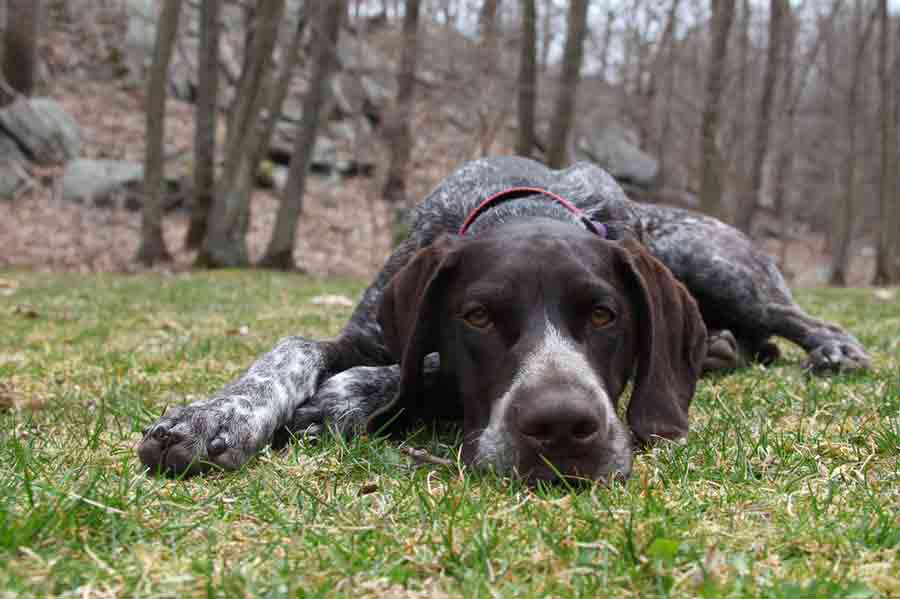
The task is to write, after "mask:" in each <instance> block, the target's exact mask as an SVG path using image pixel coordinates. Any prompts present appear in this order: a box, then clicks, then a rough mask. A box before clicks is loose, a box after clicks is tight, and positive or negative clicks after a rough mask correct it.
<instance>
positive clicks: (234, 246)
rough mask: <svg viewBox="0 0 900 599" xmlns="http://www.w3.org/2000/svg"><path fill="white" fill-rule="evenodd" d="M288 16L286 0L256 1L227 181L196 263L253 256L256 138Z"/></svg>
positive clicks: (233, 263)
mask: <svg viewBox="0 0 900 599" xmlns="http://www.w3.org/2000/svg"><path fill="white" fill-rule="evenodd" d="M283 15H284V0H260V2H259V4H258V5H257V6H256V17H257V20H256V26H255V28H254V32H253V35H252V44H251V47H250V48H249V49H248V52H250V56H249V57H248V59H247V60H246V61H245V69H247V71H246V72H245V73H242V75H241V86H240V88H239V89H238V91H237V95H236V96H235V99H234V102H235V106H234V108H233V112H232V118H231V122H230V123H229V133H228V147H227V148H226V151H225V163H224V168H223V170H222V173H223V174H222V180H221V181H220V184H219V185H218V186H217V191H216V196H215V204H214V206H213V209H212V211H211V213H210V215H209V222H208V227H207V234H206V239H204V241H203V247H202V249H201V251H200V254H199V255H198V256H197V263H198V265H201V266H206V267H214V268H220V267H240V266H247V265H248V264H249V263H250V259H249V256H248V252H247V242H246V239H245V231H246V225H247V222H248V219H249V198H250V193H249V192H248V190H249V188H250V186H252V184H253V178H254V176H255V174H256V173H255V170H256V164H255V162H254V160H255V159H256V157H257V156H256V154H255V151H254V150H255V141H254V140H255V139H256V136H258V135H259V132H260V128H259V117H260V113H261V112H262V109H263V107H264V106H265V101H266V94H265V90H266V89H267V88H268V86H269V80H270V77H271V69H272V62H273V56H272V53H273V49H274V47H275V43H276V41H277V39H278V30H279V24H280V23H281V20H282V17H283Z"/></svg>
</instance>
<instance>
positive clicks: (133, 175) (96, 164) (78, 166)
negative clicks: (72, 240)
mask: <svg viewBox="0 0 900 599" xmlns="http://www.w3.org/2000/svg"><path fill="white" fill-rule="evenodd" d="M143 181H144V166H143V165H142V164H140V163H138V162H129V161H125V160H89V159H80V160H73V161H72V162H70V163H69V164H67V165H66V170H65V172H64V173H63V177H62V197H63V199H64V200H69V201H72V202H82V203H87V204H90V205H92V206H99V207H117V208H127V209H128V210H140V209H141V206H142V205H143V199H144V191H143V188H142V187H143ZM189 204H190V198H189V189H188V185H187V184H186V182H185V181H181V180H179V179H177V178H173V179H168V178H167V179H166V180H165V181H164V182H163V189H162V205H163V210H177V209H181V208H187V207H188V206H189Z"/></svg>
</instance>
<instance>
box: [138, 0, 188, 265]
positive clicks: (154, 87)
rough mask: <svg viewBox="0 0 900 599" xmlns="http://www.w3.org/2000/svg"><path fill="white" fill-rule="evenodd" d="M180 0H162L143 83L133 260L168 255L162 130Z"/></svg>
mask: <svg viewBox="0 0 900 599" xmlns="http://www.w3.org/2000/svg"><path fill="white" fill-rule="evenodd" d="M180 15H181V0H164V2H163V5H162V11H161V12H160V15H159V22H158V24H157V26H156V45H155V47H154V50H153V67H152V68H151V70H150V82H149V84H148V86H147V138H146V145H147V147H146V151H145V154H144V205H143V212H142V215H141V216H142V218H141V245H140V247H139V248H138V253H137V260H138V262H140V263H142V264H146V265H152V264H155V263H157V262H165V261H169V260H171V259H172V257H171V255H170V254H169V251H168V250H167V249H166V242H165V240H164V239H163V232H162V185H163V166H164V165H163V134H164V132H165V114H166V84H167V83H168V77H169V63H170V62H171V60H172V51H173V49H174V47H175V37H176V36H177V34H178V21H179V17H180Z"/></svg>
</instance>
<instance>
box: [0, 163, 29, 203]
mask: <svg viewBox="0 0 900 599" xmlns="http://www.w3.org/2000/svg"><path fill="white" fill-rule="evenodd" d="M30 181H31V177H30V176H29V175H28V171H26V170H25V163H24V162H22V161H20V160H4V159H0V200H11V199H13V198H15V197H16V194H17V193H19V191H21V190H22V189H24V188H25V186H26V185H28V183H29V182H30Z"/></svg>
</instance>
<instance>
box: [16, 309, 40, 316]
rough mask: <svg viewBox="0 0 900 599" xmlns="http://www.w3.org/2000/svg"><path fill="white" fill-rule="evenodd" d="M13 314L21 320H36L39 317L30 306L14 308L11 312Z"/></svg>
mask: <svg viewBox="0 0 900 599" xmlns="http://www.w3.org/2000/svg"><path fill="white" fill-rule="evenodd" d="M13 314H16V315H18V316H21V317H23V318H37V317H38V316H40V314H38V311H37V310H35V309H34V308H32V307H30V306H16V309H15V310H13Z"/></svg>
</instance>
